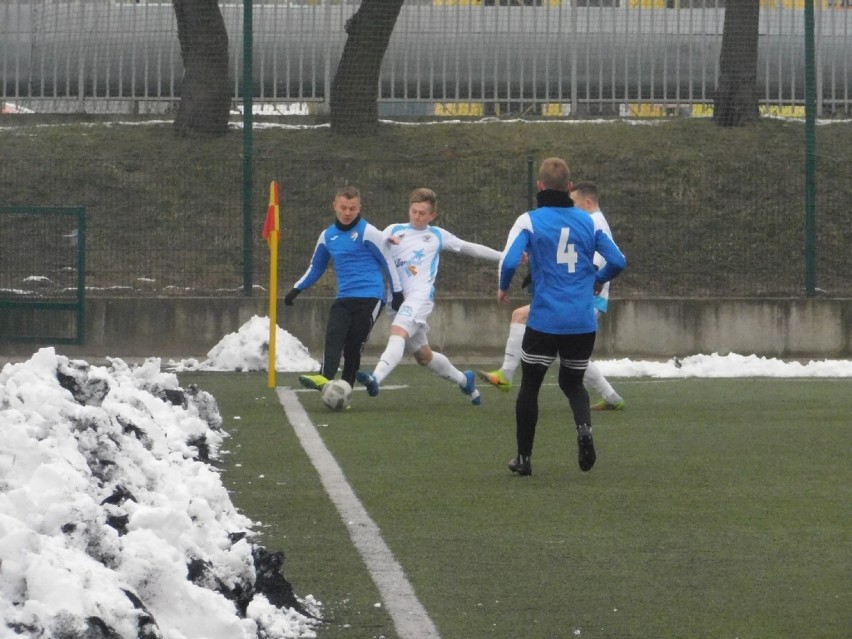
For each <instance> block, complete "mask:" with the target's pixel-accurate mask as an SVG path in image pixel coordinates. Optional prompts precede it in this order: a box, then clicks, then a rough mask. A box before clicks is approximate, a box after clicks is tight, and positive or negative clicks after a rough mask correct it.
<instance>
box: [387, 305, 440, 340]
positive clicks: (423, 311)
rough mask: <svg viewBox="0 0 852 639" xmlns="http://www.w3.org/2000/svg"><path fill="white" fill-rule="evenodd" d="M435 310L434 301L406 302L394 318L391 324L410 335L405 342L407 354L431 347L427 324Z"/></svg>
mask: <svg viewBox="0 0 852 639" xmlns="http://www.w3.org/2000/svg"><path fill="white" fill-rule="evenodd" d="M433 308H435V302H433V301H432V300H417V299H414V300H405V301H404V302H403V303H402V306H400V307H399V310H398V311H397V312H396V314H395V315H394V316H393V321H392V322H391V324H392V325H393V326H399V327H400V328H401V329H403V330H404V331H405V332H406V333H408V339H407V340H406V341H405V352H406V353H413V352H414V351H417V350H419V349H421V348H423V347H424V346H428V345H429V340H428V339H427V337H428V335H429V324H428V323H427V322H428V320H429V316H430V315H431V314H432V309H433Z"/></svg>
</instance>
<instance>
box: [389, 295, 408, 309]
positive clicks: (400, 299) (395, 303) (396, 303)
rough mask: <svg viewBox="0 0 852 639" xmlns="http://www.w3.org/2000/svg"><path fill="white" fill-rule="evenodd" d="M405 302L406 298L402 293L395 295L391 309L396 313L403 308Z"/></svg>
mask: <svg viewBox="0 0 852 639" xmlns="http://www.w3.org/2000/svg"><path fill="white" fill-rule="evenodd" d="M404 301H405V297H404V296H403V294H402V291H400V292H399V293H394V294H393V297H392V298H391V308H392V309H393V310H395V311H398V310H399V307H400V306H402V303H403V302H404Z"/></svg>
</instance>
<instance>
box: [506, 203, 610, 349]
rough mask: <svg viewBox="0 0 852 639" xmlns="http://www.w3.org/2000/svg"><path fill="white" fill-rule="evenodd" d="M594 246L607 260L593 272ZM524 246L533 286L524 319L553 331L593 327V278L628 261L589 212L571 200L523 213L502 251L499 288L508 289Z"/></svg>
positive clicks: (604, 275)
mask: <svg viewBox="0 0 852 639" xmlns="http://www.w3.org/2000/svg"><path fill="white" fill-rule="evenodd" d="M595 251H597V252H598V253H600V254H601V255H602V256H603V258H604V259H605V260H606V265H605V266H604V267H603V268H602V269H600V270H599V271H597V272H595V267H594V261H593V260H594V256H595ZM524 252H526V253H527V255H528V257H529V264H530V274H531V275H532V281H533V285H534V287H535V288H534V292H533V298H532V304H531V305H530V316H529V320H528V321H527V325H528V326H529V327H530V328H533V329H535V330H537V331H540V332H542V333H550V334H553V335H574V334H580V333H593V332H595V331H596V330H597V321H596V319H595V310H594V309H595V307H594V299H593V298H594V285H595V282H596V281H597V282H608V281H609V280H611V279H612V278H613V277H615V276H616V275H618V273H620V272H621V271H622V269H624V267H625V266H626V264H627V261H626V260H625V258H624V255H623V254H622V252H621V251H620V250H619V248H618V247H617V246H616V245H615V242H613V241H612V239H611V238H610V237H609V236H608V235H607V234H606V233H604V232H603V230H601V229H600V228H596V227H595V223H594V221H593V220H592V217H591V216H590V215H589V214H588V213H586V212H585V211H583V210H581V209H578V208H576V207H573V206H572V207H556V206H543V207H540V208H537V209H535V210H534V211H529V212H528V213H524V214H523V215H521V216H520V217H518V219H517V220H516V221H515V224H514V226H513V227H512V230H511V231H510V232H509V239H508V241H507V242H506V249H505V250H504V251H503V258H502V260H501V261H500V290H503V291H507V290H508V289H509V285H510V284H511V282H512V277H513V276H514V274H515V271H516V270H517V268H518V264H519V263H520V261H521V255H522V254H523V253H524Z"/></svg>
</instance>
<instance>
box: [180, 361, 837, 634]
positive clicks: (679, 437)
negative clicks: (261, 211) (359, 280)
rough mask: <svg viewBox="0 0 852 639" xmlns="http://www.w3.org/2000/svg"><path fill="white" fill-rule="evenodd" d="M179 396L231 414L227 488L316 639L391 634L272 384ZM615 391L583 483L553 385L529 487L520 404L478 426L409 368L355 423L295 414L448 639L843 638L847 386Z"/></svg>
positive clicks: (217, 386)
mask: <svg viewBox="0 0 852 639" xmlns="http://www.w3.org/2000/svg"><path fill="white" fill-rule="evenodd" d="M181 380H182V382H183V383H185V384H186V383H190V382H196V383H199V384H200V385H201V386H202V388H205V389H206V390H209V391H210V392H212V393H213V394H214V395H215V396H216V397H217V400H218V402H219V406H220V410H221V412H222V415H223V417H224V419H225V428H226V430H228V431H229V432H230V433H231V437H230V438H229V439H228V441H227V444H226V448H227V450H228V451H229V452H228V454H227V455H225V457H224V460H223V466H224V479H225V482H226V485H227V486H228V488H229V489H230V490H232V491H233V499H234V502H235V504H236V505H237V506H238V507H239V508H240V509H241V510H242V511H243V512H245V513H246V514H247V515H248V516H249V517H251V518H252V519H254V520H256V521H258V522H259V524H260V525H259V527H258V530H259V531H261V532H262V543H264V545H267V546H268V547H269V548H270V549H272V550H283V551H284V552H285V554H286V555H287V561H286V564H285V574H286V576H287V577H288V578H289V579H290V580H291V581H292V583H293V584H294V587H295V590H296V592H297V594H298V595H300V596H303V597H304V596H306V595H308V594H312V595H313V596H315V597H316V598H317V599H318V600H320V601H321V602H322V603H323V612H324V615H325V621H326V623H325V624H323V626H322V627H321V628H320V629H319V631H318V636H319V637H320V639H337V638H343V637H351V638H353V639H362V638H365V637H387V638H391V637H396V636H397V635H396V632H395V630H394V627H393V623H392V621H391V619H390V618H389V616H388V615H387V614H386V612H385V609H384V607H380V606H378V605H377V604H378V603H379V602H380V597H379V594H378V591H377V589H376V587H375V585H374V584H373V582H372V581H371V579H370V577H369V575H368V573H367V572H366V569H365V568H364V564H363V562H362V561H361V560H360V558H359V556H358V554H357V552H356V550H355V549H354V547H353V545H352V543H351V541H350V540H349V537H348V534H347V531H346V528H345V526H344V524H343V522H341V520H340V518H339V516H338V515H337V513H336V511H335V508H334V506H333V504H332V503H331V502H330V500H329V499H328V497H327V496H326V495H325V493H324V491H323V489H322V486H321V485H320V482H319V479H318V477H317V474H316V471H315V470H314V469H313V467H312V466H311V464H310V461H309V460H308V458H307V456H306V454H305V453H304V452H303V451H302V449H301V447H300V445H299V442H298V440H297V439H296V437H295V435H294V433H293V430H292V428H291V427H290V425H289V424H288V422H287V420H286V417H285V415H284V412H283V409H282V408H281V406H280V404H279V402H278V399H277V397H276V396H275V393H274V392H273V391H272V390H271V389H268V388H267V387H266V375H265V373H263V374H233V373H227V374H212V373H208V374H193V375H181ZM613 381H614V382H615V385H616V387H617V388H618V390H619V391H620V392H621V394H622V395H623V396H624V397H625V399H626V401H627V408H626V410H624V411H621V412H607V413H596V414H595V416H594V418H595V421H594V435H595V443H596V448H597V452H598V461H597V464H596V466H595V468H594V469H593V470H592V471H591V472H589V473H582V472H580V470H579V469H578V467H577V461H576V442H575V437H574V434H573V429H572V425H571V423H570V421H571V420H570V412H569V411H568V409H567V404H566V401H565V400H564V398H563V397H562V396H561V394H560V393H559V391H558V389H557V387H556V386H555V385H553V383H554V382H555V378H554V377H553V376H552V374H551V376H549V377H548V380H547V382H548V383H549V385H547V386H546V387H544V388H543V389H542V394H541V411H540V419H539V429H538V435H537V439H536V448H535V451H534V454H533V465H534V470H533V475H532V476H531V477H525V478H522V477H517V476H514V475H512V474H511V473H510V472H509V471H508V470H507V468H506V462H507V461H508V460H509V459H510V457H512V456H513V455H514V453H515V446H514V393H509V394H501V393H498V392H497V391H496V390H494V389H490V388H482V392H483V398H484V401H483V405H482V406H479V407H473V406H471V405H469V404H468V402H467V400H466V398H465V397H464V396H463V395H462V394H461V393H460V392H458V390H456V389H455V388H452V386H451V385H449V384H448V383H447V382H445V381H443V380H440V379H438V378H436V377H434V376H432V375H431V374H430V373H428V372H426V371H424V370H421V369H418V368H417V367H414V366H402V367H400V368H398V369H397V371H395V372H394V374H393V376H392V377H391V378H389V379H388V380H387V381H386V384H388V385H391V386H392V385H397V384H398V385H404V386H405V388H402V389H399V390H393V389H392V388H390V387H387V388H385V389H383V391H382V392H381V393H380V395H379V396H378V397H377V398H368V397H367V396H366V394H365V393H364V392H363V391H356V392H355V393H354V395H353V405H352V408H351V409H350V410H348V411H344V412H341V413H332V412H330V411H328V410H327V409H326V408H324V407H323V406H322V404H321V403H320V400H319V394H318V393H316V392H300V393H299V398H300V400H301V401H302V403H303V404H304V406H305V408H306V409H307V411H308V412H309V414H310V415H311V417H312V419H313V421H314V423H315V424H316V426H317V429H318V431H319V433H320V434H321V436H322V438H323V440H324V441H325V443H326V445H327V446H328V448H329V449H330V450H331V452H332V453H333V454H334V456H335V457H336V459H337V460H338V463H339V464H340V466H341V467H342V469H343V471H344V473H345V474H346V476H347V478H348V480H349V482H350V484H351V485H352V487H353V488H354V490H355V493H356V494H357V496H358V497H359V499H360V500H361V501H362V503H363V504H364V506H365V508H366V509H367V511H368V512H369V514H370V516H371V517H372V519H373V520H374V521H375V522H376V523H377V524H378V526H379V528H380V529H381V530H382V533H383V535H384V538H385V540H386V541H387V543H388V544H389V546H390V547H391V549H392V550H393V552H394V554H395V556H396V558H397V560H398V561H399V562H400V564H401V565H402V567H403V569H404V570H405V572H406V574H407V575H408V578H409V580H410V581H411V583H412V585H413V587H414V589H415V591H416V593H417V595H418V597H419V599H420V601H421V602H422V603H423V605H424V606H425V608H426V610H427V611H428V613H429V615H430V616H431V618H432V619H433V621H434V622H435V624H436V625H437V627H438V629H439V632H440V633H441V636H442V637H444V639H469V638H473V639H478V638H480V637H504V638H507V639H508V638H516V637H525V638H548V639H549V638H561V637H575V636H580V637H587V638H588V637H607V638H627V637H637V638H640V637H641V638H645V637H709V638H715V637H731V638H733V637H740V638H746V637H767V638H769V637H773V638H774V637H825V638H830V637H837V638H841V637H846V636H848V633H849V629H850V628H852V613H850V610H852V580H850V563H849V556H850V554H849V551H850V541H851V539H850V537H852V509H850V508H849V504H850V503H852V465H850V463H849V462H850V454H849V453H850V450H852V423H850V415H852V393H850V387H851V385H850V382H849V381H848V380H826V379H812V378H811V379H808V378H804V379H777V378H767V379H742V380H730V379H728V380H722V379H713V380H711V379H682V380H654V379H620V380H613ZM278 384H279V385H282V386H283V385H292V386H294V387H298V384H297V383H296V379H295V375H292V374H279V375H278Z"/></svg>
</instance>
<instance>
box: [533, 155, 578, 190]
mask: <svg viewBox="0 0 852 639" xmlns="http://www.w3.org/2000/svg"><path fill="white" fill-rule="evenodd" d="M538 181H539V182H541V184H542V186H543V187H544V188H545V189H553V190H555V191H567V190H568V189H569V188H570V185H571V169H569V168H568V164H567V163H566V162H565V160H563V159H562V158H547V159H545V160H542V162H541V166H540V167H539V168H538Z"/></svg>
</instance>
